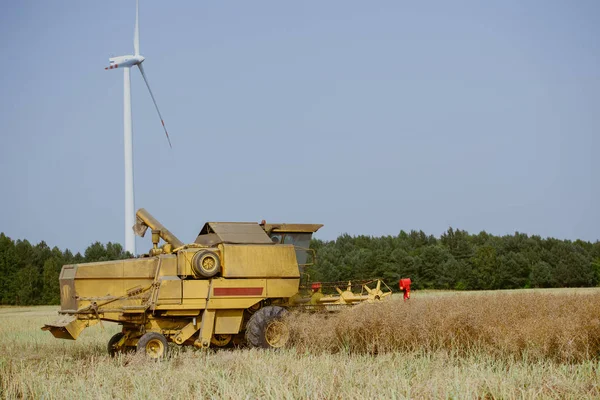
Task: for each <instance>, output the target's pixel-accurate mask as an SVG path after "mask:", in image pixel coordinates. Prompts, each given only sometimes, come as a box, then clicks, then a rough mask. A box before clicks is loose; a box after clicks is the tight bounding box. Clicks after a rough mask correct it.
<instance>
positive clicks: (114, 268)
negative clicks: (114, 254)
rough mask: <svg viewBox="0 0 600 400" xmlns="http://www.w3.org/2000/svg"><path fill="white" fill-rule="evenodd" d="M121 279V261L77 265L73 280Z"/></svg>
mask: <svg viewBox="0 0 600 400" xmlns="http://www.w3.org/2000/svg"><path fill="white" fill-rule="evenodd" d="M121 277H123V261H121V260H119V261H107V262H95V263H88V264H79V265H78V266H77V274H76V275H75V279H90V278H121Z"/></svg>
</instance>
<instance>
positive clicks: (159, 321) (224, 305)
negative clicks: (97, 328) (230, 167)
mask: <svg viewBox="0 0 600 400" xmlns="http://www.w3.org/2000/svg"><path fill="white" fill-rule="evenodd" d="M136 215H137V223H136V225H135V227H134V230H135V231H136V233H137V234H138V235H140V236H144V234H145V233H146V231H147V229H148V228H150V229H151V231H152V244H153V247H152V249H150V251H149V252H148V254H145V255H144V256H142V257H140V258H135V259H129V260H117V261H107V262H95V263H85V264H77V265H65V266H63V268H62V271H61V274H60V290H61V310H60V311H59V314H60V317H59V319H58V320H57V321H55V322H54V323H52V324H47V325H45V326H44V327H43V328H42V329H44V330H49V331H50V332H51V333H52V334H53V335H54V336H55V337H57V338H62V339H73V340H74V339H77V337H78V336H79V334H80V333H81V331H83V329H85V328H86V327H88V326H91V325H94V324H96V323H98V322H101V321H111V322H116V323H119V324H120V325H122V331H121V332H119V333H117V334H116V335H114V336H113V337H112V338H111V339H110V341H109V343H108V351H109V352H110V353H111V354H114V353H116V352H121V351H127V350H135V349H137V350H138V351H141V352H145V353H146V354H148V355H149V356H151V357H154V358H160V357H164V356H165V354H166V352H167V349H168V346H167V344H168V342H173V343H176V344H178V345H193V346H195V347H199V348H207V347H210V346H211V345H212V346H216V347H225V346H229V345H232V344H242V343H246V344H247V345H249V346H252V347H263V348H276V347H282V346H284V345H285V344H286V343H287V342H288V339H289V330H288V327H287V326H286V324H285V322H284V319H283V317H284V316H285V315H286V314H287V313H288V310H289V309H305V310H328V311H330V310H335V309H339V308H340V307H344V306H350V305H354V304H357V303H363V302H378V301H382V300H384V299H386V298H389V295H390V294H391V290H389V288H388V287H387V286H386V285H385V284H384V285H383V287H382V281H380V280H373V281H365V282H360V283H358V284H357V286H358V287H360V293H355V292H353V291H352V289H353V284H352V283H351V282H347V284H340V283H332V284H327V283H312V284H310V283H307V284H305V285H300V278H301V276H303V269H304V267H305V266H306V265H309V264H307V259H308V253H309V252H310V251H311V250H310V249H309V245H310V240H311V238H312V234H313V233H314V232H316V231H317V230H318V229H319V228H321V227H322V225H319V224H267V223H265V222H264V221H263V222H262V223H260V224H258V223H245V222H209V223H206V224H205V225H204V227H203V228H202V230H201V231H200V233H199V235H198V237H197V238H196V240H195V242H194V243H191V244H184V243H183V242H182V241H180V240H179V239H178V238H177V237H176V236H175V235H173V234H172V233H171V232H170V231H169V230H167V229H166V228H165V227H164V226H163V225H161V224H160V223H159V222H158V221H157V220H156V219H154V218H153V217H152V216H151V215H150V214H149V213H148V212H147V211H145V210H144V209H140V210H138V212H137V214H136ZM161 239H162V240H163V241H164V242H165V243H164V244H163V245H162V246H160V247H159V242H160V240H161ZM328 288H329V289H334V290H335V292H337V294H335V292H334V294H333V295H326V294H324V293H323V289H328ZM344 289H345V290H344ZM383 289H385V290H383Z"/></svg>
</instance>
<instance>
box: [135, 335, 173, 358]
mask: <svg viewBox="0 0 600 400" xmlns="http://www.w3.org/2000/svg"><path fill="white" fill-rule="evenodd" d="M168 348H169V346H168V343H167V338H166V337H164V336H163V335H161V334H160V333H156V332H148V333H145V334H144V335H143V336H142V337H141V338H140V340H139V341H138V343H137V351H138V353H143V354H146V355H147V356H148V357H150V358H152V359H155V360H158V359H162V358H166V357H167V350H168Z"/></svg>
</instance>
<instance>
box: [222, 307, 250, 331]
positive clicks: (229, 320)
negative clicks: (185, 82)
mask: <svg viewBox="0 0 600 400" xmlns="http://www.w3.org/2000/svg"><path fill="white" fill-rule="evenodd" d="M243 317H244V310H218V311H217V314H216V320H215V333H216V334H226V333H232V334H236V333H239V331H240V329H241V327H242V318H243Z"/></svg>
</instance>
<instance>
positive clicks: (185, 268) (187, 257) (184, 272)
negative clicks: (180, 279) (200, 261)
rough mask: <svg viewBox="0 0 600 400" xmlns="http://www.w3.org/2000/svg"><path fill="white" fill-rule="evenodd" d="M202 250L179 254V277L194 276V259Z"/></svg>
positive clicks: (188, 250) (179, 252)
mask: <svg viewBox="0 0 600 400" xmlns="http://www.w3.org/2000/svg"><path fill="white" fill-rule="evenodd" d="M200 250H201V249H186V250H180V251H178V252H177V275H179V276H191V275H194V272H193V271H192V257H193V256H194V254H196V253H197V252H198V251H200Z"/></svg>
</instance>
